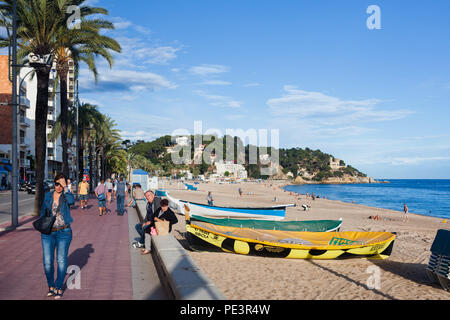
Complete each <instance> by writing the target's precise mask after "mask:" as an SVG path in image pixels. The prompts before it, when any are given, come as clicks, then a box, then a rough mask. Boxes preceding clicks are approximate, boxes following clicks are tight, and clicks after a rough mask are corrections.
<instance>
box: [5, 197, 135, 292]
mask: <svg viewBox="0 0 450 320" xmlns="http://www.w3.org/2000/svg"><path fill="white" fill-rule="evenodd" d="M88 206H89V209H87V210H86V209H85V210H80V209H79V208H78V203H77V204H76V205H75V206H74V207H73V208H72V210H71V215H72V217H73V219H74V222H73V223H72V230H73V233H72V234H73V239H72V243H71V244H70V249H69V256H68V265H69V266H71V265H76V266H78V267H79V268H80V270H81V271H80V274H79V276H80V289H76V288H73V289H66V291H65V293H64V297H63V299H64V300H68V299H75V300H111V299H113V300H116V299H120V300H129V299H132V297H133V290H132V280H131V264H130V244H129V235H128V217H127V213H125V215H123V216H117V214H116V203H115V202H113V203H112V204H110V205H109V206H108V209H109V210H110V211H109V212H108V214H107V215H106V216H102V217H100V216H99V215H98V209H97V201H96V199H95V198H91V199H90V200H89V203H88ZM55 270H56V266H55ZM55 277H56V271H55ZM68 277H69V275H67V276H66V281H67V279H68ZM70 283H75V282H74V281H70ZM47 289H48V288H47V282H46V278H45V273H44V268H43V264H42V246H41V236H40V233H39V232H37V231H36V230H34V229H33V226H32V222H28V223H25V224H23V225H21V226H20V227H19V228H17V229H16V230H15V231H11V232H8V233H3V234H1V235H0V300H6V299H14V300H16V299H19V300H22V299H30V300H39V299H53V298H47V297H46V293H47Z"/></svg>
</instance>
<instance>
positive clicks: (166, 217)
mask: <svg viewBox="0 0 450 320" xmlns="http://www.w3.org/2000/svg"><path fill="white" fill-rule="evenodd" d="M158 221H169V233H170V232H171V231H172V225H174V224H176V223H178V219H177V216H176V215H175V213H174V212H173V211H172V209H170V208H169V200H167V199H163V200H161V207H160V208H159V209H158V210H157V211H156V212H155V214H154V215H153V218H152V219H151V222H150V225H149V228H148V229H151V228H155V222H158ZM144 236H145V241H144V243H145V248H143V249H141V254H142V255H145V254H149V253H150V252H151V234H150V233H145V234H144Z"/></svg>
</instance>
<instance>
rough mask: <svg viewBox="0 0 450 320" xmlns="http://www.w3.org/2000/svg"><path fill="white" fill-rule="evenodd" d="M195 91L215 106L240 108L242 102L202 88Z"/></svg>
mask: <svg viewBox="0 0 450 320" xmlns="http://www.w3.org/2000/svg"><path fill="white" fill-rule="evenodd" d="M195 93H196V94H197V95H199V96H201V97H203V98H205V99H206V100H208V101H209V104H210V105H212V106H215V107H223V108H240V107H241V106H242V104H243V102H242V101H237V100H234V99H233V98H232V97H228V96H220V95H213V94H209V93H206V92H205V91H202V90H197V91H195Z"/></svg>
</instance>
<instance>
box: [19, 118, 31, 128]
mask: <svg viewBox="0 0 450 320" xmlns="http://www.w3.org/2000/svg"><path fill="white" fill-rule="evenodd" d="M19 121H20V125H21V126H22V127H24V128H29V127H30V120H29V119H28V118H27V117H25V116H20V120H19Z"/></svg>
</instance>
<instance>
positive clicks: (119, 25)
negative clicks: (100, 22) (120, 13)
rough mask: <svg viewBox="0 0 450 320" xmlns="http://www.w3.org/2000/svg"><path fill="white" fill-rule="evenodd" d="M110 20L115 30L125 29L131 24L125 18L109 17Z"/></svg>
mask: <svg viewBox="0 0 450 320" xmlns="http://www.w3.org/2000/svg"><path fill="white" fill-rule="evenodd" d="M110 20H111V22H112V23H113V24H114V28H115V29H116V30H122V29H127V28H128V27H130V26H131V25H133V23H132V22H131V21H128V20H125V19H123V18H121V17H111V19H110Z"/></svg>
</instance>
